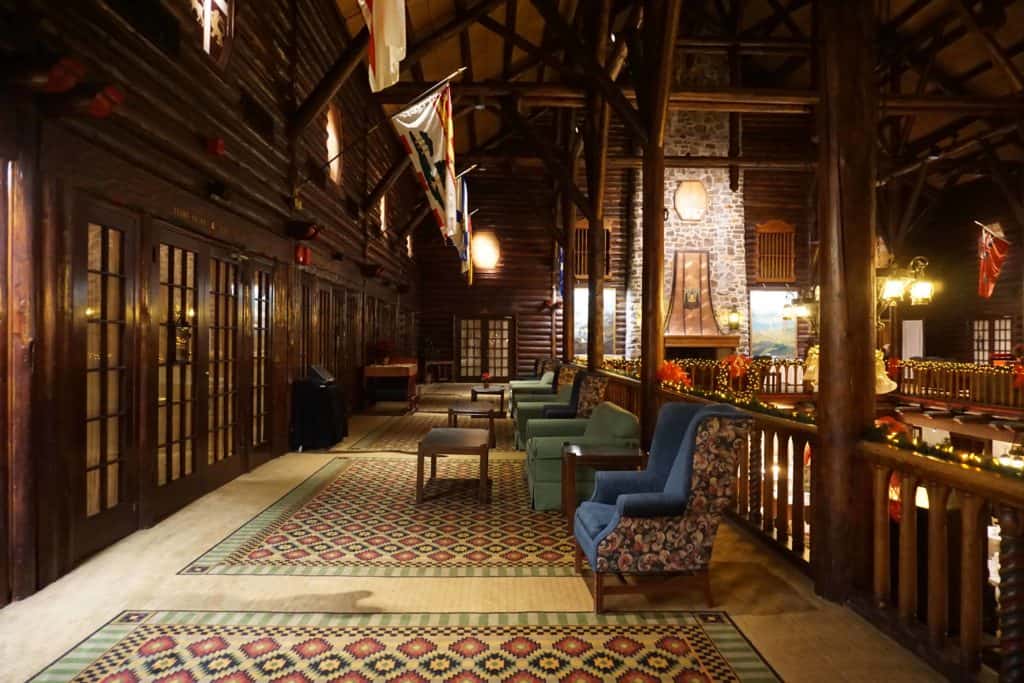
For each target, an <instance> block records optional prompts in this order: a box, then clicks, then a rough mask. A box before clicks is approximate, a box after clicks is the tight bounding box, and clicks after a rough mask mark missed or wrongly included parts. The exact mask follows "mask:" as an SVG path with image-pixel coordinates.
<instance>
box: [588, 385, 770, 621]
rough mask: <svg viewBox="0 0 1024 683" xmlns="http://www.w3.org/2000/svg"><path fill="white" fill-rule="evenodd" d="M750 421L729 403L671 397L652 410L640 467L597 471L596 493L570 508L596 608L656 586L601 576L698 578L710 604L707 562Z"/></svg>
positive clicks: (734, 476)
mask: <svg viewBox="0 0 1024 683" xmlns="http://www.w3.org/2000/svg"><path fill="white" fill-rule="evenodd" d="M749 429H750V420H749V418H747V417H745V416H744V414H743V413H742V412H740V411H739V410H737V409H736V408H734V407H732V406H727V405H717V404H716V405H703V406H702V405H693V404H686V403H670V404H667V405H665V406H664V407H662V409H661V412H660V413H659V414H658V423H657V426H656V428H655V434H654V442H653V443H652V444H651V452H650V457H649V458H648V463H647V469H646V470H644V471H643V472H598V473H597V476H596V479H595V485H594V494H593V495H592V496H591V498H590V500H589V501H586V502H584V503H582V504H581V505H580V507H579V508H578V509H577V511H576V518H575V520H574V531H575V536H576V570H577V572H582V560H583V557H586V558H587V561H588V562H589V563H590V566H591V568H592V570H593V572H594V590H593V592H594V611H595V612H601V611H602V610H603V607H604V604H603V601H604V596H605V595H609V594H616V593H632V592H650V591H651V590H652V589H657V588H658V586H657V584H649V583H646V582H645V583H643V584H640V585H635V586H634V585H629V584H626V585H621V586H604V581H603V575H604V574H609V573H615V574H679V573H684V574H690V575H697V576H702V577H703V579H704V592H705V597H706V598H707V602H708V606H709V607H711V606H712V605H713V602H714V600H713V597H712V594H711V583H710V578H709V575H708V565H709V563H710V562H711V550H712V546H713V544H714V540H715V534H716V533H717V531H718V525H719V522H720V521H721V517H722V513H723V511H724V510H725V508H726V506H727V505H728V504H729V500H730V498H731V496H732V493H733V487H734V485H735V479H736V465H737V461H738V458H739V454H740V453H741V452H742V449H744V448H746V447H747V435H748V432H749Z"/></svg>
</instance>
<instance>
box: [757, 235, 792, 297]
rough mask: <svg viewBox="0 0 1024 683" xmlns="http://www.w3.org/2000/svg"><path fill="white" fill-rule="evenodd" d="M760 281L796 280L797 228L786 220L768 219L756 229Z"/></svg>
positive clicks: (758, 278)
mask: <svg viewBox="0 0 1024 683" xmlns="http://www.w3.org/2000/svg"><path fill="white" fill-rule="evenodd" d="M754 235H755V242H754V254H755V262H756V264H757V281H758V282H795V281H796V230H795V229H794V227H793V225H792V224H790V223H786V222H785V221H768V222H767V223H761V224H760V225H758V226H757V227H756V228H755V229H754Z"/></svg>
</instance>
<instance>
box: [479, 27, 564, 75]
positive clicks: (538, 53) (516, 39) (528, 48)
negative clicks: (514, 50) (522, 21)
mask: <svg viewBox="0 0 1024 683" xmlns="http://www.w3.org/2000/svg"><path fill="white" fill-rule="evenodd" d="M479 24H480V25H481V26H483V27H484V28H486V29H487V30H488V31H491V32H492V33H494V34H496V35H498V36H500V37H501V38H502V39H504V40H505V41H506V42H507V43H510V44H511V45H514V46H515V47H518V48H519V49H520V50H522V51H523V52H525V53H526V54H527V55H529V56H531V57H533V58H534V59H536V60H537V62H538V63H540V64H544V65H546V66H549V67H551V68H553V69H555V70H556V71H559V72H561V73H562V74H564V75H565V76H566V77H567V78H569V80H570V81H575V80H577V79H579V77H580V74H579V73H578V72H575V71H573V70H572V69H570V68H569V67H568V66H567V65H566V64H565V63H563V62H562V60H560V59H558V57H556V56H555V55H554V54H553V53H552V52H551V51H549V50H544V49H542V48H541V47H540V46H539V45H535V44H534V43H531V42H530V41H528V40H527V39H526V38H524V37H523V36H521V35H520V34H518V33H516V32H515V31H514V30H512V31H510V30H509V28H508V27H507V26H506V25H505V24H502V23H501V22H500V21H495V20H494V19H491V18H490V17H486V16H485V17H480V20H479Z"/></svg>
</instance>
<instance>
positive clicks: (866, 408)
mask: <svg viewBox="0 0 1024 683" xmlns="http://www.w3.org/2000/svg"><path fill="white" fill-rule="evenodd" d="M818 10H819V14H818V16H819V21H820V25H819V36H820V37H821V41H820V46H821V47H820V49H821V51H822V54H821V59H820V66H821V73H820V79H819V83H820V87H821V97H820V100H821V104H820V106H819V112H818V138H819V154H820V158H819V162H818V171H819V173H818V191H819V198H818V207H819V219H818V223H819V228H818V230H819V235H820V237H821V247H820V249H821V251H820V253H821V307H822V310H821V389H820V398H819V400H818V406H819V411H818V434H819V435H820V438H821V451H820V455H818V457H815V458H814V459H813V460H812V467H813V468H814V472H813V474H812V477H811V480H812V484H813V485H814V487H815V494H816V495H815V496H814V500H816V501H818V504H817V505H815V506H814V509H813V514H814V524H813V525H812V528H813V529H814V531H815V536H814V539H813V540H812V543H811V564H812V576H813V578H814V582H815V589H816V590H817V591H818V592H819V593H820V594H821V595H823V596H824V597H826V598H828V599H831V600H836V601H842V600H844V599H845V598H846V597H847V596H848V595H849V594H850V591H851V589H852V588H853V585H854V582H855V580H857V579H865V578H866V577H867V576H869V575H870V574H869V572H870V567H869V563H870V558H871V552H870V547H871V546H870V543H871V539H870V520H871V511H870V508H869V505H868V503H869V501H870V500H871V496H870V484H869V483H868V482H867V481H866V479H867V475H866V471H865V472H862V471H861V470H859V469H857V468H856V467H855V461H856V460H855V459H856V453H855V451H856V447H857V442H858V440H859V439H860V438H861V436H862V435H863V434H864V432H865V431H866V430H867V429H868V428H869V427H870V426H871V424H872V420H873V417H874V402H875V395H874V350H875V321H874V314H875V310H874V309H875V294H874V288H875V284H874V282H875V278H874V248H875V172H876V170H875V162H876V158H875V149H876V147H875V130H876V122H877V86H876V83H875V79H874V75H873V69H874V65H875V54H874V49H873V46H874V37H873V32H874V17H873V16H872V11H871V5H870V3H860V2H845V1H843V0H823V1H822V2H820V3H819V4H818ZM861 474H864V477H861V476H860V475H861ZM862 480H863V481H862ZM910 505H912V503H911V504H910ZM908 507H909V505H908Z"/></svg>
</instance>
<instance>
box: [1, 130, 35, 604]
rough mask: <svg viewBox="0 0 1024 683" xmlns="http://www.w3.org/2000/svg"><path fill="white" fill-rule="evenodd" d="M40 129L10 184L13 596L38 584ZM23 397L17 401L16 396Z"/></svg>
mask: <svg viewBox="0 0 1024 683" xmlns="http://www.w3.org/2000/svg"><path fill="white" fill-rule="evenodd" d="M36 145H37V129H36V128H35V126H34V125H24V124H23V127H22V128H21V129H20V139H19V151H18V158H17V159H16V160H15V162H16V163H15V164H14V166H13V167H12V168H11V169H10V175H9V183H10V186H9V188H8V202H9V204H8V212H9V213H8V215H9V243H8V268H9V270H8V298H9V301H10V302H11V307H10V309H9V312H8V313H9V325H10V337H9V342H8V343H9V348H8V359H9V366H8V377H7V380H8V382H7V391H8V392H9V393H8V396H9V397H11V411H10V413H9V423H8V435H7V439H8V462H9V465H10V470H9V475H8V477H9V492H10V494H9V498H10V499H9V501H8V509H9V511H10V532H9V540H8V543H9V545H8V553H9V555H8V556H9V558H10V563H11V565H10V566H11V577H10V583H11V596H12V598H13V599H18V598H22V597H25V596H27V595H29V594H30V593H32V592H33V591H34V590H35V589H36V586H37V564H36V538H37V535H36V534H37V531H38V516H37V511H36V501H37V497H36V485H37V481H38V471H37V469H36V467H35V460H36V458H35V455H36V454H35V452H34V447H35V440H34V435H33V432H34V430H33V424H32V412H31V410H30V406H32V401H33V398H34V395H33V376H32V374H33V373H32V369H33V353H34V351H35V339H36V335H37V334H38V319H37V314H36V311H37V303H38V301H37V298H38V289H37V286H38V283H37V282H36V268H35V259H36V257H37V255H38V253H39V249H38V246H37V240H38V239H39V235H38V233H37V231H36V230H35V225H36V221H37V220H38V216H37V215H36V206H37V203H36V202H37V200H38V196H37V188H38V186H39V179H38V159H37V156H36ZM14 397H17V399H18V400H17V403H15V402H14V401H13V398H14Z"/></svg>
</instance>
